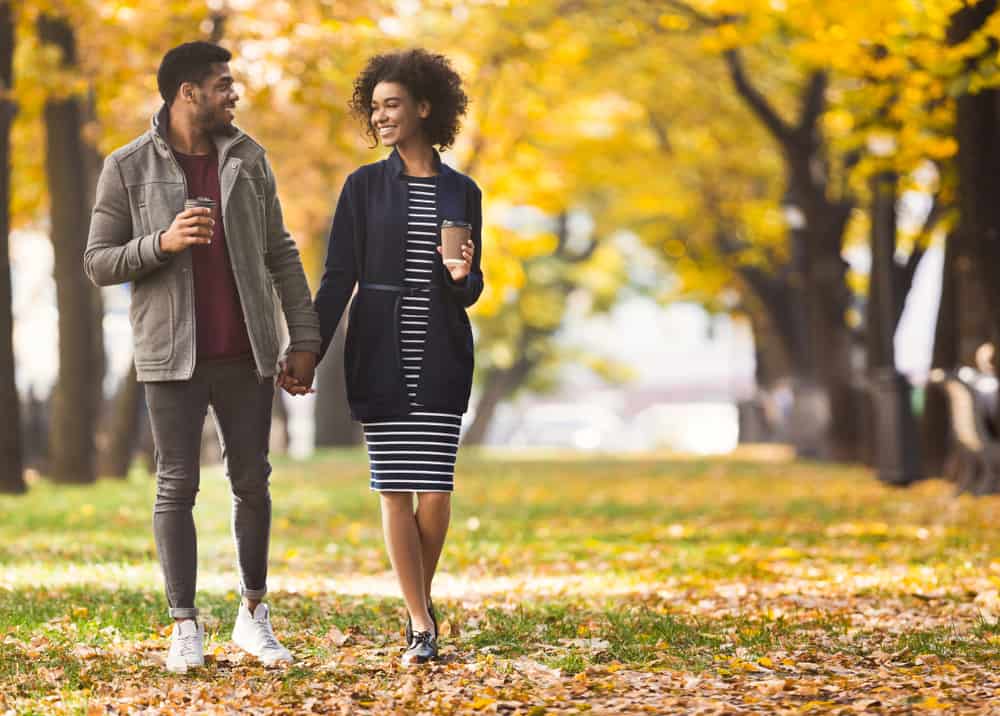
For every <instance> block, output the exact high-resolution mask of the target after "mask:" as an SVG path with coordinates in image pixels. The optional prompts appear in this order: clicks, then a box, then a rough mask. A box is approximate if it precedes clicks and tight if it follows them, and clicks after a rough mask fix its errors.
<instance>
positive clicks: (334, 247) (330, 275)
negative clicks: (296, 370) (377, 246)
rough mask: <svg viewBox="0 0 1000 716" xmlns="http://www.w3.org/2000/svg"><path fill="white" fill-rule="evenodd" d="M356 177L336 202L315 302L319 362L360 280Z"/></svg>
mask: <svg viewBox="0 0 1000 716" xmlns="http://www.w3.org/2000/svg"><path fill="white" fill-rule="evenodd" d="M353 176H354V175H351V176H349V177H348V178H347V181H346V182H344V188H343V189H342V190H341V192H340V199H339V200H338V201H337V210H336V211H335V212H334V214H333V225H332V226H331V227H330V239H329V243H328V245H327V252H326V267H325V269H324V271H323V280H322V281H321V282H320V285H319V290H318V291H317V292H316V299H315V301H314V303H315V306H316V312H317V313H318V314H319V333H320V349H319V357H320V360H322V359H323V356H324V355H326V349H327V348H328V347H329V346H330V341H332V340H333V334H334V332H335V331H336V330H337V324H338V323H340V317H341V316H342V315H343V313H344V309H345V308H346V307H347V302H348V301H349V300H350V298H351V294H352V293H353V292H354V284H355V283H356V282H357V280H358V276H357V269H356V266H355V258H354V238H355V237H354V204H353V198H352V196H351V189H352V185H353Z"/></svg>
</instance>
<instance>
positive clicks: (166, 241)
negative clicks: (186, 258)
mask: <svg viewBox="0 0 1000 716" xmlns="http://www.w3.org/2000/svg"><path fill="white" fill-rule="evenodd" d="M214 227H215V219H213V218H212V210H211V209H208V208H204V207H201V208H197V209H185V210H184V211H182V212H181V213H180V214H178V215H177V216H175V217H174V223H172V224H171V225H170V228H169V229H167V230H166V231H164V232H163V233H162V234H160V250H162V251H163V252H165V253H168V254H176V253H180V252H181V251H183V250H184V249H186V248H187V247H188V246H199V245H202V244H210V243H212V232H213V231H214Z"/></svg>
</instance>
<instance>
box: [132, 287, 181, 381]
mask: <svg viewBox="0 0 1000 716" xmlns="http://www.w3.org/2000/svg"><path fill="white" fill-rule="evenodd" d="M176 320H177V306H176V300H175V298H174V294H173V291H172V290H171V288H170V286H169V284H168V283H167V281H165V280H163V278H162V277H161V276H158V275H156V274H153V275H152V276H150V277H148V278H146V279H144V280H142V281H137V282H135V284H133V294H132V304H131V307H130V308H129V322H130V323H131V324H132V336H133V340H134V342H135V364H136V366H137V367H143V366H144V367H156V366H162V365H165V364H167V363H169V362H170V361H171V360H172V359H173V357H174V351H175V340H176V336H175V321H176Z"/></svg>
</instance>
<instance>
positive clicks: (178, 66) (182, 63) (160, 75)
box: [156, 42, 233, 106]
mask: <svg viewBox="0 0 1000 716" xmlns="http://www.w3.org/2000/svg"><path fill="white" fill-rule="evenodd" d="M232 57H233V55H232V53H231V52H230V51H229V50H227V49H226V48H224V47H219V46H218V45H213V44H212V43H211V42H186V43H184V44H183V45H178V46H177V47H175V48H174V49H172V50H170V51H169V52H167V54H166V55H164V56H163V61H162V62H160V69H159V70H158V71H157V73H156V83H157V85H159V88H160V96H161V97H163V101H164V102H166V103H167V105H168V106H169V105H171V104H173V102H174V98H175V97H176V96H177V91H178V90H179V89H180V88H181V85H182V84H184V83H185V82H193V83H195V84H199V85H200V84H201V83H202V82H204V80H205V78H206V77H208V76H209V75H210V74H212V65H213V64H215V63H218V62H229V60H231V59H232Z"/></svg>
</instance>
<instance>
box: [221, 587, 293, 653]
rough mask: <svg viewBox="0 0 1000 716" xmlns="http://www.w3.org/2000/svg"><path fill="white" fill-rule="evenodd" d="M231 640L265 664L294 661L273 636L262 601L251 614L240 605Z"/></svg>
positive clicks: (267, 613) (269, 620)
mask: <svg viewBox="0 0 1000 716" xmlns="http://www.w3.org/2000/svg"><path fill="white" fill-rule="evenodd" d="M233 641H234V642H235V643H236V646H238V647H240V648H241V649H243V650H244V651H246V652H248V653H250V654H253V655H254V656H256V657H257V658H258V659H260V661H261V663H263V664H264V665H265V666H273V665H274V664H277V663H279V662H284V663H286V664H291V663H292V661H294V660H293V659H292V654H291V652H289V651H288V649H286V648H285V647H283V646H282V645H281V644H280V643H279V642H278V639H277V638H276V637H275V636H274V630H273V629H271V617H270V613H269V612H268V609H267V605H266V604H264V603H263V602H261V603H260V604H258V605H257V608H256V609H254V611H253V614H252V615H251V614H250V611H249V610H248V609H247V608H246V607H245V606H244V605H242V604H241V605H240V611H239V613H238V614H237V615H236V624H235V625H234V626H233Z"/></svg>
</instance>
